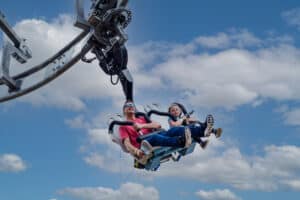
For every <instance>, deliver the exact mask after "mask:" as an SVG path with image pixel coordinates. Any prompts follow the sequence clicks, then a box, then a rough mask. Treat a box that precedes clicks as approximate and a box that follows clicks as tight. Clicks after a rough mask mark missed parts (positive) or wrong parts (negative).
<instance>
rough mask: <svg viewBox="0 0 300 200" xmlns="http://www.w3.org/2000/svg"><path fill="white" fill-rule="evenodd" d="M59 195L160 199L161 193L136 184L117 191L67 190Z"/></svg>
mask: <svg viewBox="0 0 300 200" xmlns="http://www.w3.org/2000/svg"><path fill="white" fill-rule="evenodd" d="M59 194H61V195H68V196H72V197H73V198H75V199H84V200H117V199H124V200H131V199H145V200H157V199H159V192H158V191H157V190H156V189H155V188H153V187H145V186H143V185H140V184H136V183H125V184H123V185H121V187H120V188H119V189H117V190H114V189H112V188H105V187H97V188H91V187H85V188H66V189H63V190H60V191H59Z"/></svg>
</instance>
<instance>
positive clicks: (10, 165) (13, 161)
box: [0, 154, 27, 172]
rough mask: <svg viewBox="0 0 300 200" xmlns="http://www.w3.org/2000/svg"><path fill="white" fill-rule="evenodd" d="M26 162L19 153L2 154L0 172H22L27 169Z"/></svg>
mask: <svg viewBox="0 0 300 200" xmlns="http://www.w3.org/2000/svg"><path fill="white" fill-rule="evenodd" d="M26 168H27V166H26V164H25V162H24V161H23V160H22V158H20V157H19V156H18V155H15V154H2V155H0V172H20V171H24V170H26Z"/></svg>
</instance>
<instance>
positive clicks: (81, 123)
mask: <svg viewBox="0 0 300 200" xmlns="http://www.w3.org/2000/svg"><path fill="white" fill-rule="evenodd" d="M65 123H66V124H67V125H68V126H70V127H71V128H88V127H89V126H90V125H89V123H88V122H86V121H85V118H84V116H83V115H79V116H77V117H75V118H73V119H67V120H65Z"/></svg>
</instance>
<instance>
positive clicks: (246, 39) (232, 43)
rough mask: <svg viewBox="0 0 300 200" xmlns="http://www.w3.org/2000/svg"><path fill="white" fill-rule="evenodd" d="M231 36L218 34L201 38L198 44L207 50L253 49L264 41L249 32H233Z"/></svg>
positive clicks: (197, 41) (198, 39)
mask: <svg viewBox="0 0 300 200" xmlns="http://www.w3.org/2000/svg"><path fill="white" fill-rule="evenodd" d="M230 32H231V33H230V34H227V33H218V34H217V35H216V36H200V37H198V38H197V39H196V43H197V44H199V45H201V46H203V47H207V48H215V49H226V48H230V47H238V48H245V47H252V46H258V45H260V44H262V41H261V40H260V39H259V38H257V37H255V36H254V35H253V34H252V33H250V32H249V31H247V30H235V29H233V30H231V31H230Z"/></svg>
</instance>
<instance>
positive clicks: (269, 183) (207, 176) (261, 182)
mask: <svg viewBox="0 0 300 200" xmlns="http://www.w3.org/2000/svg"><path fill="white" fill-rule="evenodd" d="M220 147H221V148H220ZM217 149H218V150H217ZM299 154H300V148H299V147H297V146H266V147H265V149H264V155H263V156H250V155H242V153H241V152H240V151H239V149H237V148H235V147H229V148H225V149H224V146H219V147H218V148H211V149H209V150H206V151H205V152H197V151H196V152H194V153H193V154H192V155H190V156H188V157H187V158H185V159H184V160H183V161H181V162H180V163H178V164H173V165H172V164H171V163H169V164H168V165H166V167H162V168H161V170H160V172H159V173H157V175H159V176H177V177H178V176H182V177H183V178H190V179H194V180H199V181H203V182H211V183H223V184H229V185H231V186H233V187H235V188H238V189H242V190H262V191H273V190H278V189H279V188H281V187H286V188H289V189H294V190H298V189H299V188H298V182H295V177H297V178H299V177H300V174H299V169H300V163H299V161H298V159H297V157H298V156H299ZM171 165H172V166H171ZM178 170H184V171H185V173H184V174H178V173H177V172H178ZM297 178H296V179H297Z"/></svg>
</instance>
